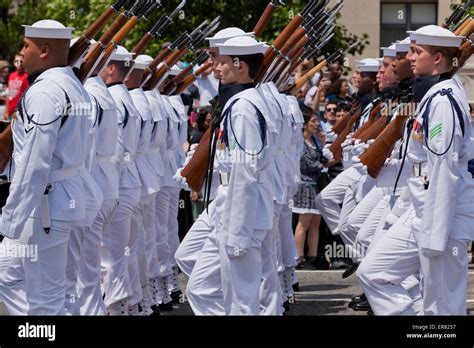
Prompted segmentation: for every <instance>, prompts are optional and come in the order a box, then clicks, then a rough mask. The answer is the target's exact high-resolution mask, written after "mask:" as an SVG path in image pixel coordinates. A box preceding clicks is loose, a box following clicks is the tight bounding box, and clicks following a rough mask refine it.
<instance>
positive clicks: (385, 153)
mask: <svg viewBox="0 0 474 348" xmlns="http://www.w3.org/2000/svg"><path fill="white" fill-rule="evenodd" d="M410 99H411V96H408V97H406V98H403V101H402V105H401V106H400V108H399V110H401V111H403V114H399V115H397V117H395V119H394V120H392V122H390V123H389V124H388V126H387V127H385V129H384V130H383V131H382V132H381V133H380V135H379V136H378V137H377V139H375V142H374V143H373V144H372V145H371V146H369V148H368V149H367V150H365V152H364V153H363V154H362V155H361V156H360V161H361V162H362V163H363V164H365V165H366V166H367V172H368V173H369V175H370V176H371V177H373V178H377V176H378V175H379V173H380V171H381V170H382V168H383V166H384V164H385V161H386V159H387V158H388V157H389V156H390V154H391V153H392V151H393V147H394V146H395V143H396V142H397V141H398V140H399V139H401V138H402V137H403V130H404V129H405V123H406V121H407V120H408V118H409V115H412V114H413V112H412V111H413V110H412V108H413V106H412V104H411V103H409V100H410Z"/></svg>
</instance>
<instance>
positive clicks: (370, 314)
mask: <svg viewBox="0 0 474 348" xmlns="http://www.w3.org/2000/svg"><path fill="white" fill-rule="evenodd" d="M367 315H368V316H369V317H373V316H375V313H374V311H373V310H372V309H369V310H368V311H367Z"/></svg>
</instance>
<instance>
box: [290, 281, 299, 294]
mask: <svg viewBox="0 0 474 348" xmlns="http://www.w3.org/2000/svg"><path fill="white" fill-rule="evenodd" d="M292 288H293V291H294V292H299V291H300V283H299V282H297V283H294V284H293V285H292Z"/></svg>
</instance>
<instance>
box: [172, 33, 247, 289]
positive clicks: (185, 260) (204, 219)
mask: <svg viewBox="0 0 474 348" xmlns="http://www.w3.org/2000/svg"><path fill="white" fill-rule="evenodd" d="M242 35H244V36H250V35H252V33H246V32H245V31H243V30H242V29H239V28H234V27H231V28H226V29H223V30H221V31H219V32H218V33H216V35H215V36H214V37H212V38H208V39H207V40H208V41H209V56H210V59H211V61H212V62H213V72H214V76H215V77H216V78H219V75H218V74H217V72H216V67H217V64H218V63H219V49H218V47H217V44H220V43H224V42H225V41H227V40H228V39H231V38H233V37H237V36H242ZM215 112H217V113H220V112H219V111H218V110H216V111H215ZM193 150H194V148H192V147H191V150H190V151H189V152H188V154H187V157H188V159H187V160H188V161H189V160H190V159H191V157H192V155H193V154H194V151H193ZM215 161H216V162H217V161H218V159H216V160H215ZM216 167H217V163H216V166H215V168H214V172H213V175H212V182H211V184H210V192H209V200H210V201H213V200H214V199H215V196H216V191H217V187H218V186H219V184H220V181H219V175H218V172H217V170H216ZM182 169H183V168H181V170H179V171H178V173H177V175H176V176H175V178H176V180H177V181H178V183H179V185H180V186H181V187H182V188H185V189H186V188H187V184H186V182H185V179H184V178H182V177H181V175H179V173H180V172H181V171H182ZM213 212H214V205H210V206H209V207H208V209H205V210H204V211H203V212H202V213H201V215H200V216H199V218H198V219H197V220H196V221H195V222H194V224H193V226H192V227H191V229H190V230H189V231H188V233H187V234H186V236H185V237H184V239H183V240H182V242H181V244H180V246H179V248H178V250H177V251H176V255H175V258H176V262H177V263H178V266H179V268H180V269H181V271H182V272H183V273H184V274H185V275H186V276H187V277H189V276H190V275H191V272H192V270H193V268H194V265H195V263H196V260H197V258H198V255H199V252H200V251H201V250H202V249H203V246H204V243H205V241H206V238H207V237H208V236H209V234H210V233H211V232H212V230H213V229H214V227H215V226H214V217H213ZM197 283H198V281H197V279H196V278H195V283H194V285H195V286H196V288H197V287H198V284H197Z"/></svg>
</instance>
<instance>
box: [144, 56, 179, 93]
mask: <svg viewBox="0 0 474 348" xmlns="http://www.w3.org/2000/svg"><path fill="white" fill-rule="evenodd" d="M187 53H188V49H187V48H183V49H182V50H179V49H175V50H174V51H173V53H171V55H170V56H168V58H166V61H165V63H164V64H163V65H161V66H160V67H159V68H158V69H157V70H156V71H155V72H154V74H153V76H152V77H151V78H150V81H148V88H149V89H153V88H155V87H156V86H157V85H158V83H159V82H160V80H161V79H162V78H163V76H164V75H165V74H166V72H167V71H168V68H171V67H172V66H173V65H175V64H176V62H177V61H178V60H180V59H181V57H183V56H185V55H186V54H187Z"/></svg>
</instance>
